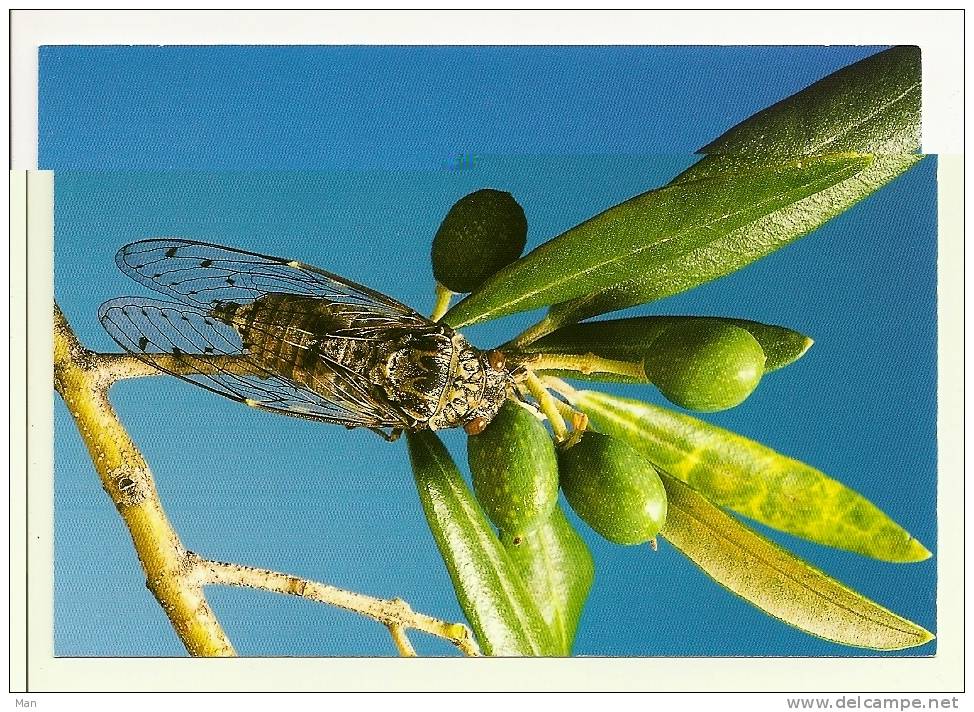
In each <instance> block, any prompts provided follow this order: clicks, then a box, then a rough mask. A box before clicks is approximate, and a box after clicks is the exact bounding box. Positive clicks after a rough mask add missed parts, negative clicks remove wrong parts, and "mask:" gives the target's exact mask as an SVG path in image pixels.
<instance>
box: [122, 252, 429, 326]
mask: <svg viewBox="0 0 974 712" xmlns="http://www.w3.org/2000/svg"><path fill="white" fill-rule="evenodd" d="M115 262H116V263H117V264H118V266H119V269H121V270H122V271H123V272H124V273H125V274H127V275H129V276H130V277H132V279H134V280H136V281H138V282H141V283H142V284H144V285H146V286H147V287H149V288H150V289H152V290H154V291H156V292H159V293H161V294H164V295H166V296H168V297H170V298H172V299H176V300H178V301H180V302H182V303H183V304H186V305H190V306H193V307H196V308H198V309H201V310H203V311H209V310H210V309H212V308H213V307H214V306H216V305H218V304H220V303H227V302H233V303H237V304H246V303H249V302H253V301H255V300H257V299H259V298H260V297H262V296H265V295H267V294H275V293H285V294H295V295H301V296H307V297H315V298H320V299H326V300H329V301H331V302H336V303H340V304H346V305H349V306H351V307H356V306H358V307H361V308H362V313H361V318H360V319H359V320H358V321H357V323H356V324H355V328H356V329H360V330H361V329H369V328H370V327H374V328H380V329H381V328H388V327H389V326H390V324H391V323H392V324H394V325H396V326H400V327H406V328H414V327H421V326H422V327H428V326H429V325H430V324H431V322H430V321H429V320H428V319H426V318H425V317H424V316H422V315H421V314H418V313H417V312H416V311H414V310H413V309H410V308H409V307H407V306H406V305H405V304H401V303H400V302H397V301H396V300H395V299H392V298H390V297H387V296H386V295H384V294H382V293H380V292H376V291H375V290H372V289H369V288H368V287H363V286H362V285H360V284H355V283H354V282H350V281H348V280H346V279H343V278H341V277H339V276H338V275H334V274H331V273H330V272H325V271H324V270H321V269H318V268H317V267H314V266H312V265H308V264H304V263H303V262H298V261H297V260H287V259H284V258H281V257H270V256H268V255H261V254H258V253H256V252H247V251H246V250H236V249H233V248H230V247H223V246H221V245H214V244H210V243H206V242H195V241H192V240H180V239H172V238H159V239H151V240H140V241H139V242H133V243H130V244H128V245H125V246H124V247H122V248H121V249H120V250H119V251H118V253H117V254H116V255H115Z"/></svg>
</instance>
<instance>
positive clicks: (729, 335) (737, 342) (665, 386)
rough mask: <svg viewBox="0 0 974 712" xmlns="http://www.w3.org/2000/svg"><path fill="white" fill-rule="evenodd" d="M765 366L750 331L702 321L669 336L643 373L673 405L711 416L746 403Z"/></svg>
mask: <svg viewBox="0 0 974 712" xmlns="http://www.w3.org/2000/svg"><path fill="white" fill-rule="evenodd" d="M764 361H765V355H764V351H763V350H762V348H761V344H759V343H758V341H757V339H755V338H754V336H752V335H751V333H750V332H749V331H747V330H746V329H742V328H741V327H739V326H734V325H732V324H724V323H720V322H705V321H699V322H685V323H681V324H679V325H677V326H672V327H670V328H668V329H666V330H665V331H663V332H662V333H661V334H660V335H659V336H658V337H657V338H656V339H654V340H653V342H652V345H651V346H650V351H649V353H648V354H647V355H646V358H645V360H644V361H643V368H644V369H645V371H646V377H647V378H649V380H650V381H652V382H653V383H654V384H655V385H656V387H657V388H659V389H660V392H661V393H662V394H663V395H664V396H666V398H667V399H668V400H669V401H671V402H673V403H675V404H676V405H679V406H682V407H684V408H687V409H689V410H697V411H701V412H705V413H710V412H714V411H718V410H726V409H727V408H733V407H734V406H735V405H739V404H740V403H742V402H744V400H745V399H746V398H747V397H748V396H749V395H751V393H753V392H754V389H755V388H757V385H758V383H759V382H760V381H761V376H762V375H764Z"/></svg>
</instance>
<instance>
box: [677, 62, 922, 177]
mask: <svg viewBox="0 0 974 712" xmlns="http://www.w3.org/2000/svg"><path fill="white" fill-rule="evenodd" d="M921 88H922V85H921V67H920V49H919V47H909V46H905V47H892V48H890V49H888V50H885V51H883V52H879V53H877V54H874V55H872V56H870V57H866V58H865V59H863V60H860V61H859V62H856V63H855V64H851V65H849V66H847V67H843V68H842V69H840V70H838V71H836V72H833V73H832V74H830V75H828V76H827V77H824V78H823V79H820V80H819V81H817V82H815V83H814V84H811V85H810V86H808V87H806V88H805V89H803V90H801V91H800V92H798V93H796V94H793V95H792V96H790V97H788V98H786V99H784V100H783V101H780V102H778V103H777V104H774V105H772V106H769V107H768V108H767V109H764V110H763V111H760V112H758V113H757V114H754V115H753V116H751V117H749V118H747V119H745V120H744V121H742V122H741V123H739V124H737V125H736V126H734V127H733V128H731V129H730V130H728V131H727V132H726V133H724V134H723V135H721V136H720V137H719V138H717V139H715V140H714V141H711V142H710V143H709V144H707V145H706V146H704V147H703V148H702V149H700V153H704V154H707V158H706V159H704V160H703V161H700V162H699V163H697V164H696V165H694V166H692V167H691V168H690V169H689V170H687V171H685V172H684V173H683V174H682V175H681V176H680V177H679V178H678V179H677V180H697V179H700V178H705V177H707V176H709V175H714V174H716V173H725V172H727V171H728V170H740V169H747V168H753V167H755V166H758V165H764V164H767V163H768V162H769V161H770V162H774V161H778V160H783V159H794V158H798V157H800V156H815V155H823V154H827V153H838V152H842V151H853V152H857V153H872V154H876V155H903V154H908V153H914V152H916V151H919V150H920V123H921V121H920V119H921V113H920V112H921V98H922V97H921V94H922V91H921Z"/></svg>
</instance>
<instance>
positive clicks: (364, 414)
mask: <svg viewBox="0 0 974 712" xmlns="http://www.w3.org/2000/svg"><path fill="white" fill-rule="evenodd" d="M98 318H99V319H100V320H101V323H102V325H103V326H104V327H105V329H106V330H107V331H108V333H109V334H110V335H111V337H112V338H113V339H114V340H115V341H116V342H117V343H118V345H119V346H121V347H122V348H123V349H125V350H126V351H128V352H130V353H131V354H133V355H134V356H136V357H138V358H139V359H141V360H142V361H144V362H146V363H148V364H150V365H151V366H154V367H155V368H157V369H159V370H160V371H163V372H165V373H169V374H171V375H173V376H177V377H178V378H181V379H183V380H185V381H189V382H190V383H193V384H195V385H197V386H201V387H202V388H205V389H207V390H209V391H212V392H214V393H218V394H219V395H222V396H226V397H227V398H231V399H233V400H236V401H240V402H242V403H246V404H247V405H250V406H252V407H255V408H259V409H262V410H268V411H272V412H277V413H282V414H285V415H291V416H296V417H301V418H309V419H312V420H321V421H325V422H329V423H337V424H341V425H345V426H348V427H367V428H384V427H392V428H402V427H406V426H408V422H407V421H406V420H405V418H404V417H403V415H402V414H401V413H398V412H397V411H396V410H395V409H393V408H392V407H390V406H389V405H388V404H387V403H385V402H383V400H382V399H381V398H380V397H378V396H377V395H376V393H375V392H374V391H373V389H372V388H371V387H370V384H368V383H367V382H365V381H364V380H363V379H362V377H361V376H360V375H359V374H357V373H355V372H354V371H351V370H349V369H348V368H346V367H344V366H343V365H341V364H339V363H335V362H330V361H323V362H322V363H321V364H319V366H318V368H316V369H315V370H314V372H313V373H311V374H309V375H311V376H312V377H314V378H315V379H316V382H315V383H313V384H311V385H313V388H309V387H304V386H302V385H301V384H298V383H296V382H294V381H292V380H290V379H288V378H285V377H283V376H281V375H280V374H277V373H274V372H273V371H270V370H268V369H267V368H266V367H265V366H263V365H261V364H260V363H259V362H258V361H257V360H255V359H253V358H251V356H250V355H249V354H248V353H246V351H245V350H244V348H243V344H242V341H241V339H240V336H239V334H238V333H237V332H236V330H235V329H233V328H232V327H230V326H229V325H227V324H224V323H223V322H221V321H219V320H218V319H215V318H214V317H213V316H212V315H210V314H209V312H208V311H205V310H204V309H201V308H198V307H196V306H192V305H189V304H186V303H182V302H165V301H159V300H155V299H144V298H141V297H120V298H117V299H112V300H111V301H108V302H105V303H104V304H102V305H101V307H100V308H99V310H98ZM258 327H259V325H258Z"/></svg>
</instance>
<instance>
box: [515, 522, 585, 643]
mask: <svg viewBox="0 0 974 712" xmlns="http://www.w3.org/2000/svg"><path fill="white" fill-rule="evenodd" d="M514 540H515V538H514V536H513V535H511V534H505V533H503V532H502V533H501V543H503V544H504V548H506V549H507V552H508V553H509V554H510V555H511V559H512V560H513V561H514V565H515V567H517V570H518V571H519V572H520V574H521V577H522V578H523V579H524V582H525V583H526V584H527V587H528V592H529V593H530V594H531V596H532V598H533V599H534V602H535V603H536V604H537V606H538V609H539V610H540V611H541V616H542V618H544V620H545V622H546V623H547V624H548V627H549V628H550V629H551V633H552V637H553V638H554V639H555V642H556V643H557V645H558V646H559V647H560V648H561V654H562V655H570V654H571V651H572V642H573V641H574V640H575V631H576V630H577V629H578V621H579V618H580V617H581V615H582V609H583V608H584V607H585V600H586V599H587V598H588V592H589V589H590V588H591V587H592V581H593V580H594V579H595V563H594V562H593V561H592V554H591V553H589V550H588V547H587V546H586V545H585V541H584V540H583V539H582V537H581V536H579V534H578V532H576V531H575V529H574V528H573V527H572V525H571V523H570V522H569V521H568V518H567V517H566V516H565V514H564V513H563V512H562V511H561V508H560V507H555V510H554V511H553V512H552V513H551V517H550V518H549V519H548V521H547V522H546V523H545V524H543V525H541V527H540V528H538V529H535V530H534V531H532V532H529V533H528V534H524V535H522V536H520V537H519V541H520V543H518V544H515V543H514Z"/></svg>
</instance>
